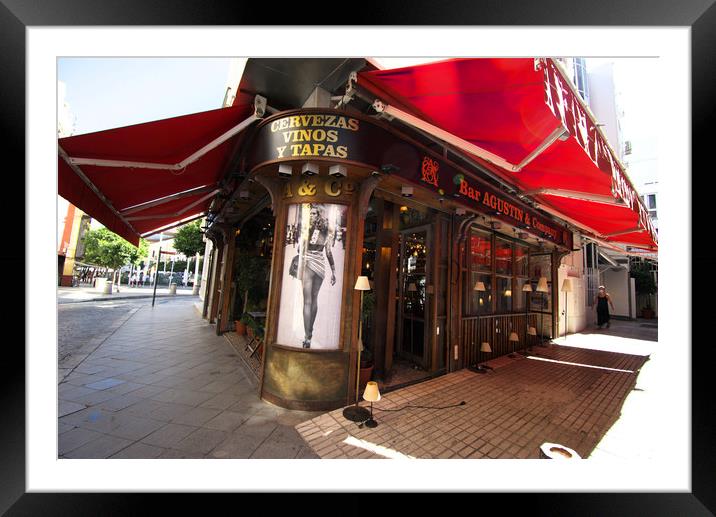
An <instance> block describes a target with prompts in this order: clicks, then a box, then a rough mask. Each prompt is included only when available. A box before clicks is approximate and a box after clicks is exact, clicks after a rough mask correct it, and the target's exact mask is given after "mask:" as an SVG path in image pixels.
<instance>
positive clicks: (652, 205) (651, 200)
mask: <svg viewBox="0 0 716 517" xmlns="http://www.w3.org/2000/svg"><path fill="white" fill-rule="evenodd" d="M646 198H647V201H648V202H647V204H646V206H647V207H648V208H649V209H650V210H654V209H656V194H649V195H648V196H646Z"/></svg>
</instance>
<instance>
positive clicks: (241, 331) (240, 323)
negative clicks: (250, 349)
mask: <svg viewBox="0 0 716 517" xmlns="http://www.w3.org/2000/svg"><path fill="white" fill-rule="evenodd" d="M250 317H251V316H249V315H248V314H246V313H244V314H242V315H241V317H240V318H239V319H237V320H235V321H234V328H235V330H236V333H237V334H238V335H239V336H245V335H246V328H247V327H246V324H247V323H248V319H249V318H250Z"/></svg>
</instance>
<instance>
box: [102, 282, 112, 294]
mask: <svg viewBox="0 0 716 517" xmlns="http://www.w3.org/2000/svg"><path fill="white" fill-rule="evenodd" d="M102 294H112V282H105V284H104V288H103V289H102Z"/></svg>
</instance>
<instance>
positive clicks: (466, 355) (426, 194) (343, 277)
mask: <svg viewBox="0 0 716 517" xmlns="http://www.w3.org/2000/svg"><path fill="white" fill-rule="evenodd" d="M239 156H240V158H239V159H238V160H237V161H236V163H237V168H238V170H239V172H240V173H239V174H238V175H237V178H236V180H235V182H234V183H233V185H234V187H233V190H232V192H231V193H230V194H229V195H228V199H226V200H224V203H223V204H222V205H221V209H220V210H218V209H217V210H216V212H215V213H216V215H215V216H214V217H210V222H209V224H208V225H207V226H208V228H207V231H206V235H207V237H208V238H209V239H210V240H211V248H212V251H211V253H210V255H209V257H210V260H209V261H208V264H207V268H208V269H207V271H208V282H207V284H206V286H205V289H206V295H205V297H204V307H203V315H204V317H205V318H207V319H208V320H209V321H210V322H212V323H215V324H216V330H217V333H222V332H227V331H233V327H234V319H235V315H237V314H238V313H239V312H241V307H242V296H243V295H244V294H245V293H242V292H238V291H239V289H238V288H237V285H236V282H235V281H234V280H233V279H235V278H236V275H237V274H238V272H237V271H236V268H237V267H239V265H240V264H241V260H240V259H239V257H240V256H241V254H242V253H246V251H239V250H238V248H237V246H238V245H237V243H240V242H241V239H242V238H243V237H242V236H244V235H246V233H247V232H248V231H249V228H250V227H251V225H252V221H254V220H256V219H260V220H261V221H262V222H261V224H259V226H261V230H259V231H258V232H257V234H256V240H255V241H254V240H252V241H251V243H252V245H251V246H249V247H248V249H249V251H248V253H250V254H257V253H260V254H261V255H262V256H263V257H264V258H266V259H267V260H270V267H269V268H270V275H269V278H268V281H267V284H268V287H267V290H266V303H265V305H266V306H265V308H264V310H263V311H261V318H262V322H263V335H262V336H261V339H260V341H261V342H262V347H261V350H260V351H259V352H260V357H261V363H260V369H259V378H260V388H259V389H260V392H261V393H260V394H261V397H262V398H263V399H264V400H266V401H268V402H271V403H273V404H276V405H278V406H281V407H285V408H290V409H297V410H329V409H334V408H337V407H341V406H345V405H348V404H351V403H353V402H354V401H355V397H356V384H361V385H362V384H364V382H365V381H366V379H361V380H360V382H359V381H358V377H359V376H360V375H361V372H363V373H364V374H365V370H366V369H365V368H363V369H361V368H359V365H358V353H359V348H360V349H361V354H362V357H363V358H366V357H369V358H371V359H372V361H371V365H370V367H369V368H372V370H371V371H369V372H368V375H370V376H372V378H373V379H377V380H379V381H380V382H382V383H383V386H384V387H385V388H387V389H390V388H391V387H397V386H402V385H406V384H408V383H412V382H419V381H420V380H425V379H429V378H432V377H434V376H437V375H441V374H444V373H447V372H451V371H455V370H458V369H461V368H466V367H470V366H474V365H476V364H478V363H480V362H483V361H486V360H489V359H493V358H495V357H499V356H503V355H508V354H512V353H515V352H517V351H520V350H524V349H526V348H527V347H530V346H534V345H536V344H537V343H538V342H539V341H540V339H541V338H542V336H544V337H545V338H550V337H554V336H556V335H558V333H559V330H558V328H557V326H558V324H559V317H558V311H557V310H555V307H558V303H559V300H558V296H557V295H558V294H559V293H558V289H557V288H556V287H555V286H557V282H558V279H559V278H558V267H559V264H560V263H561V261H562V259H563V258H564V257H565V256H567V255H568V254H570V253H571V252H572V250H573V245H574V242H573V241H574V237H573V234H572V232H571V231H570V230H569V228H568V227H567V225H566V224H565V223H564V222H561V221H558V220H556V219H555V218H552V217H551V216H549V215H548V214H546V213H544V212H541V211H539V210H536V209H534V208H532V207H531V206H529V205H528V204H526V203H525V202H523V201H522V200H521V199H520V198H519V197H518V195H517V194H518V193H517V192H508V191H507V190H506V189H505V188H504V187H502V186H500V185H499V184H497V183H496V182H494V181H492V180H491V178H490V177H489V176H488V175H486V174H482V171H480V170H479V168H477V167H470V166H468V165H467V164H466V163H465V162H462V163H457V160H455V161H453V159H451V157H449V156H448V153H446V152H441V151H440V149H439V148H438V147H436V146H431V145H429V142H426V141H425V140H424V139H423V140H422V141H421V140H420V139H419V135H416V134H415V133H412V132H409V131H405V132H403V131H400V130H398V129H396V127H395V126H393V125H390V124H389V123H387V122H386V121H385V120H380V119H378V118H376V117H369V116H366V115H364V114H362V113H361V112H359V111H358V110H355V109H350V108H344V109H330V108H327V107H318V108H303V109H297V110H287V111H279V112H275V113H273V114H272V115H270V116H268V117H266V118H264V119H263V120H261V121H260V122H259V123H258V125H257V126H256V127H255V129H254V130H253V132H252V134H251V136H250V138H247V139H246V141H245V143H244V145H243V146H242V148H241V150H240V151H239ZM232 211H233V212H232ZM231 214H239V215H236V216H233V217H232V215H231ZM254 243H256V246H253V244H254ZM245 249H246V247H244V250H245ZM359 276H366V277H368V279H369V281H370V285H371V290H370V291H366V292H364V293H363V294H364V296H365V298H364V299H363V301H362V303H361V292H360V291H358V290H356V289H354V286H355V284H356V279H357V278H358V277H359ZM525 286H529V287H530V289H531V290H530V291H526V290H525ZM538 288H540V289H538ZM243 306H244V308H245V304H244V305H243ZM361 323H362V328H361ZM531 329H533V330H531ZM359 333H360V336H361V339H360V340H359ZM484 343H487V344H488V346H487V347H485V346H484V345H483V344H484ZM361 345H362V346H361ZM486 350H489V351H486Z"/></svg>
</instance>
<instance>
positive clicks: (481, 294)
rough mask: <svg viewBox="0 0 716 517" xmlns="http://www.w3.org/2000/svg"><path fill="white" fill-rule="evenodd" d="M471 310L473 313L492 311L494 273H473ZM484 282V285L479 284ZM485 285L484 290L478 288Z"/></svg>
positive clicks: (489, 312) (488, 312)
mask: <svg viewBox="0 0 716 517" xmlns="http://www.w3.org/2000/svg"><path fill="white" fill-rule="evenodd" d="M471 276H472V282H471V284H470V286H469V288H470V293H471V296H470V311H471V314H472V315H477V314H491V313H492V275H481V274H479V273H475V272H473V273H472V275H471ZM479 282H482V285H479ZM478 287H479V288H483V287H484V289H485V290H484V291H480V290H478Z"/></svg>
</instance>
